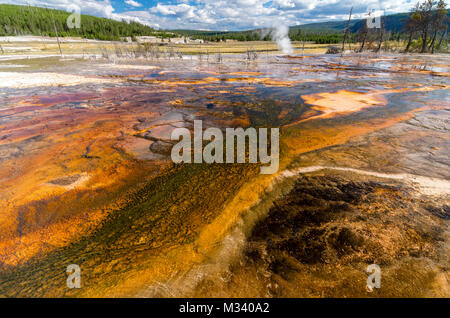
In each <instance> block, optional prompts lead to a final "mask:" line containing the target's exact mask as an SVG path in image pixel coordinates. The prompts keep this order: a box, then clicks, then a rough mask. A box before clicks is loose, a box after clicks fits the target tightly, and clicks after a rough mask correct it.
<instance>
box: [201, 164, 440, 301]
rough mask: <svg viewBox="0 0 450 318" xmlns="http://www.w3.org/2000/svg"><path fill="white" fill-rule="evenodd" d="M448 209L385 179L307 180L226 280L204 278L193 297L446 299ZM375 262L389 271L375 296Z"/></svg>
mask: <svg viewBox="0 0 450 318" xmlns="http://www.w3.org/2000/svg"><path fill="white" fill-rule="evenodd" d="M448 209H449V207H448V202H447V203H444V204H442V203H439V202H433V201H432V200H430V201H424V200H423V199H419V198H417V197H415V196H414V191H412V189H409V188H408V187H405V186H404V185H401V184H396V183H393V182H389V181H386V180H384V181H383V180H364V178H360V177H358V175H354V174H343V173H329V172H327V173H326V174H323V173H322V174H318V175H309V176H301V177H299V179H298V180H297V182H296V183H295V186H294V188H293V189H292V191H291V192H290V193H289V194H288V195H286V196H284V197H282V198H280V199H279V200H277V201H275V202H274V206H273V207H272V208H271V209H270V212H269V214H268V216H267V217H266V218H265V219H263V220H261V221H260V222H259V223H258V224H257V225H256V226H255V228H254V229H253V231H252V233H251V235H250V237H249V238H248V240H247V243H246V244H245V247H244V252H243V257H242V259H241V260H240V261H239V262H237V263H235V264H233V265H231V267H230V269H229V271H228V272H227V274H224V276H223V277H224V280H223V281H219V282H213V281H210V280H204V281H203V282H202V283H201V284H200V285H199V287H198V289H197V290H196V291H195V293H194V295H200V294H201V295H210V296H221V295H225V294H229V293H231V294H232V295H233V296H236V297H239V296H243V295H244V294H246V293H250V294H251V296H252V297H315V296H322V297H323V296H325V297H387V296H389V297H392V296H405V297H413V296H432V295H434V296H436V295H445V288H444V289H440V290H439V289H438V290H435V289H434V288H435V287H436V284H439V283H438V282H439V281H440V280H441V279H442V277H445V276H446V275H447V274H446V271H447V270H448V263H447V261H448V255H447V254H446V246H445V245H446V242H447V240H448V221H447V220H448ZM370 264H377V265H379V266H380V267H381V270H382V288H381V289H379V290H374V291H373V292H372V293H369V292H368V291H367V290H366V287H365V285H366V279H367V277H368V274H366V273H365V270H366V267H367V266H368V265H370ZM405 275H406V276H407V277H408V279H407V280H403V279H404V277H405ZM225 277H228V278H226V279H225ZM441 283H442V282H441ZM443 284H444V285H445V281H444V282H443ZM249 286H253V287H254V288H253V289H252V290H250V288H249ZM441 287H442V286H441ZM442 292H444V294H440V293H442ZM447 296H448V294H447Z"/></svg>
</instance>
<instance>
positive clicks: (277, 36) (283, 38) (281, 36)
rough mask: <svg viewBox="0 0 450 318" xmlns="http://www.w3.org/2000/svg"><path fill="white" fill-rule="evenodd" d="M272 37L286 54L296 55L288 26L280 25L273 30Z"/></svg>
mask: <svg viewBox="0 0 450 318" xmlns="http://www.w3.org/2000/svg"><path fill="white" fill-rule="evenodd" d="M271 36H272V40H273V41H275V42H277V45H278V49H279V50H280V51H282V52H283V53H284V54H292V53H294V49H293V48H292V44H291V39H290V38H289V27H287V26H286V25H278V26H276V27H275V28H274V29H273V30H272V33H271Z"/></svg>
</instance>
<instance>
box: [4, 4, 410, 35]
mask: <svg viewBox="0 0 450 318" xmlns="http://www.w3.org/2000/svg"><path fill="white" fill-rule="evenodd" d="M415 1H417V0H414V1H413V0H162V1H157V0H46V1H43V0H0V3H10V4H30V5H38V6H47V7H51V8H57V9H63V10H66V11H74V10H77V8H80V10H81V13H83V14H91V15H96V16H102V17H107V18H112V19H117V20H121V19H126V20H135V21H139V22H141V23H145V24H148V25H150V26H153V27H156V28H164V29H186V28H189V29H199V30H248V29H255V28H262V27H273V26H276V25H278V24H284V25H299V24H306V23H312V22H322V21H333V20H344V19H346V18H347V17H348V12H349V11H350V8H351V7H352V6H353V7H354V14H355V17H363V16H364V14H365V13H366V12H368V11H369V10H371V9H375V10H386V13H388V14H390V13H397V12H406V11H409V9H410V8H411V7H412V6H413V5H414V3H415Z"/></svg>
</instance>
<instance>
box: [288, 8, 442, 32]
mask: <svg viewBox="0 0 450 318" xmlns="http://www.w3.org/2000/svg"><path fill="white" fill-rule="evenodd" d="M408 17H409V13H397V14H392V15H387V16H385V17H383V19H384V28H385V30H387V31H388V32H401V31H402V29H403V28H404V26H405V23H406V21H407V20H408ZM448 17H449V18H450V12H449V13H448ZM347 22H348V21H335V22H321V23H309V24H303V25H298V26H294V27H291V30H298V29H301V30H305V31H309V32H324V33H329V32H335V33H336V32H337V33H343V32H344V31H345V28H346V26H347ZM364 23H366V20H365V19H353V20H351V21H350V30H351V31H352V32H353V33H354V32H357V31H358V30H359V29H360V28H361V27H362V26H363V24H364ZM449 26H450V23H449Z"/></svg>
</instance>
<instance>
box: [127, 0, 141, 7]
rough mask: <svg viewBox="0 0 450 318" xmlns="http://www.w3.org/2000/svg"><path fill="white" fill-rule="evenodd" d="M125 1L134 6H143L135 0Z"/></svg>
mask: <svg viewBox="0 0 450 318" xmlns="http://www.w3.org/2000/svg"><path fill="white" fill-rule="evenodd" d="M125 3H126V4H128V5H130V6H133V7H142V4H140V3H139V2H137V1H134V0H125Z"/></svg>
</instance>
